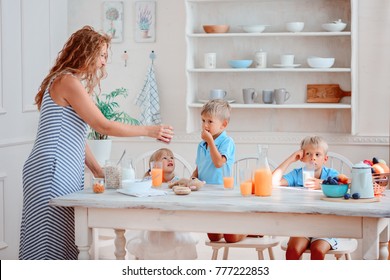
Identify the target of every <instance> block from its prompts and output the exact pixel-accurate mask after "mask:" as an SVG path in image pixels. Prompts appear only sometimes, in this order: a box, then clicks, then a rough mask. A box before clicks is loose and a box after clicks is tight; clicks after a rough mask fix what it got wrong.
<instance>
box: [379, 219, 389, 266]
mask: <svg viewBox="0 0 390 280" xmlns="http://www.w3.org/2000/svg"><path fill="white" fill-rule="evenodd" d="M389 223H390V219H388V224H387V226H386V227H385V228H384V230H383V231H382V232H381V234H380V235H379V259H380V260H387V259H388V258H389V248H388V242H389V241H388V240H389V239H390V230H389V226H390V224H389Z"/></svg>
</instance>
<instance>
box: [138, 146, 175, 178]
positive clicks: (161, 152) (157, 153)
mask: <svg viewBox="0 0 390 280" xmlns="http://www.w3.org/2000/svg"><path fill="white" fill-rule="evenodd" d="M164 155H168V156H171V157H174V154H173V152H172V151H171V150H170V149H167V148H161V149H158V150H157V151H155V152H154V153H153V154H152V155H151V156H150V158H149V168H150V163H151V162H152V161H160V160H161V159H162V157H163V156H164ZM149 172H150V169H149V170H148V171H146V173H145V175H144V177H147V176H150V174H149Z"/></svg>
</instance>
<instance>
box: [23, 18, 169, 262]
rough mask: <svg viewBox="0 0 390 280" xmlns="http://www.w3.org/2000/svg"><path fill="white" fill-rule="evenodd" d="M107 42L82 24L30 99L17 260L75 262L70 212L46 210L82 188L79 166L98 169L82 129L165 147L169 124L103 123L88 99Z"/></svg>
mask: <svg viewBox="0 0 390 280" xmlns="http://www.w3.org/2000/svg"><path fill="white" fill-rule="evenodd" d="M110 43H111V38H110V37H109V36H108V35H105V34H100V33H98V32H96V31H94V30H93V28H92V27H89V26H85V27H83V28H82V29H80V30H78V31H76V32H75V33H73V34H72V35H71V37H70V38H69V39H68V41H67V42H66V43H65V45H64V47H63V49H62V50H61V52H60V53H59V55H58V57H57V59H56V62H55V64H54V66H53V67H52V69H51V70H50V73H49V74H48V75H47V76H46V78H45V79H44V80H43V82H42V84H41V86H40V89H39V91H38V94H37V95H36V97H35V101H36V104H37V106H38V109H39V110H40V119H39V124H38V132H37V138H36V140H35V143H34V146H33V149H32V152H31V154H30V156H29V157H28V159H27V161H26V163H25V165H24V168H23V212H22V224H21V232H20V247H19V258H20V259H76V258H77V255H78V250H77V247H76V246H75V242H74V213H73V208H66V207H65V208H63V207H50V206H49V204H48V203H49V200H50V199H51V198H54V197H58V196H62V195H66V194H69V193H73V192H77V191H80V190H82V189H83V185H84V164H86V165H87V167H88V168H89V169H90V170H91V172H92V173H93V174H94V176H95V177H104V175H103V170H102V168H101V167H100V166H99V164H98V163H97V161H96V160H95V158H94V156H93V155H92V153H91V151H90V149H89V148H88V146H87V145H86V141H85V139H86V132H87V125H89V126H90V127H92V128H93V129H95V130H96V131H98V132H100V133H102V134H107V135H111V136H124V137H129V136H149V137H152V138H156V139H158V140H160V141H163V142H166V143H169V142H170V141H171V139H172V137H173V128H172V127H170V126H163V125H162V126H132V125H128V124H123V123H119V122H114V121H109V120H107V119H106V118H105V117H104V116H103V115H102V114H101V112H100V110H99V109H98V108H97V106H96V105H95V104H94V103H93V101H92V99H91V95H92V94H93V90H94V88H95V87H96V86H98V87H99V89H100V80H101V79H102V78H104V77H105V76H106V72H105V65H106V61H107V50H108V48H109V46H110Z"/></svg>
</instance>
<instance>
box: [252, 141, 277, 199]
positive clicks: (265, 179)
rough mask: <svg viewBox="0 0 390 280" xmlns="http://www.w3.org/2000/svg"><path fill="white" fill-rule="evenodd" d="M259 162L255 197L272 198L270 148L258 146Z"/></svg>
mask: <svg viewBox="0 0 390 280" xmlns="http://www.w3.org/2000/svg"><path fill="white" fill-rule="evenodd" d="M258 149H259V161H258V163H257V167H256V169H255V171H254V175H253V177H254V182H255V195H257V196H270V195H271V194H272V172H271V169H270V168H269V164H268V155H267V154H268V146H267V145H258Z"/></svg>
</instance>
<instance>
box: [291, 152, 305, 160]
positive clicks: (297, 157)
mask: <svg viewBox="0 0 390 280" xmlns="http://www.w3.org/2000/svg"><path fill="white" fill-rule="evenodd" d="M303 156H304V151H303V150H299V151H296V152H295V153H293V154H292V155H291V158H292V159H293V160H294V161H298V160H299V161H302V160H303Z"/></svg>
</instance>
